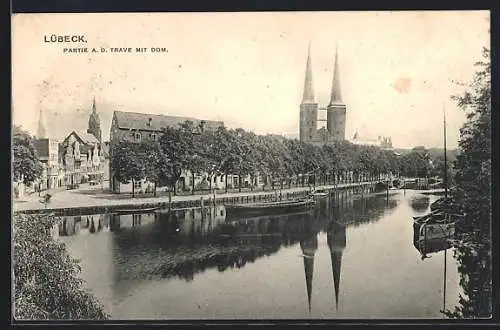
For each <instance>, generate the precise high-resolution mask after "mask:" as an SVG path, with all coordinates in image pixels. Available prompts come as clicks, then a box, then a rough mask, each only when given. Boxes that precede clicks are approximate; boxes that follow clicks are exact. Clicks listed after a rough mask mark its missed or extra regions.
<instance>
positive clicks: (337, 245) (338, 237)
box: [326, 223, 346, 310]
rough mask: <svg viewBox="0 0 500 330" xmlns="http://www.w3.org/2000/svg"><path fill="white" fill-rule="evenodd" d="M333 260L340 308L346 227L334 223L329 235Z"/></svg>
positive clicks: (335, 285)
mask: <svg viewBox="0 0 500 330" xmlns="http://www.w3.org/2000/svg"><path fill="white" fill-rule="evenodd" d="M326 239H327V243H328V247H329V248H330V256H331V260H332V275H333V285H334V289H335V308H336V309H337V310H338V308H339V290H340V272H341V269H342V253H343V250H344V249H345V246H346V227H345V226H343V225H340V224H338V223H333V224H332V227H331V228H330V230H328V233H327V236H326Z"/></svg>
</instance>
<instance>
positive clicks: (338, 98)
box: [330, 49, 343, 105]
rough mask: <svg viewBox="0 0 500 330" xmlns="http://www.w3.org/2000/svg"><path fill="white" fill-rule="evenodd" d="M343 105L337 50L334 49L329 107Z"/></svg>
mask: <svg viewBox="0 0 500 330" xmlns="http://www.w3.org/2000/svg"><path fill="white" fill-rule="evenodd" d="M333 104H343V102H342V90H341V88H340V69H339V58H338V52H337V49H335V66H334V69H333V82H332V91H331V95H330V105H333Z"/></svg>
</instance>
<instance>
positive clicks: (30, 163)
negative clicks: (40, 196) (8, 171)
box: [12, 126, 43, 184]
mask: <svg viewBox="0 0 500 330" xmlns="http://www.w3.org/2000/svg"><path fill="white" fill-rule="evenodd" d="M12 156H13V161H12V171H13V176H14V180H15V181H17V182H23V183H25V184H31V183H33V182H34V181H36V180H37V179H38V178H40V177H41V175H42V170H43V168H42V164H41V163H40V160H39V159H38V156H37V154H36V150H35V147H34V146H33V138H32V137H31V136H30V135H29V133H27V132H26V131H24V130H22V129H21V128H20V127H18V126H14V129H13V136H12Z"/></svg>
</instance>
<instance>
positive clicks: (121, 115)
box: [114, 111, 224, 131]
mask: <svg viewBox="0 0 500 330" xmlns="http://www.w3.org/2000/svg"><path fill="white" fill-rule="evenodd" d="M114 117H115V118H116V123H117V125H118V127H119V128H121V129H137V130H144V131H161V130H162V128H165V127H168V126H177V125H178V124H181V123H183V122H185V121H187V120H190V121H192V122H193V123H195V125H196V124H199V123H200V122H202V121H203V122H204V123H205V125H206V127H207V128H216V127H219V126H222V125H223V124H224V123H223V122H222V121H213V120H202V119H195V118H190V117H177V116H165V115H156V114H147V113H137V112H125V111H115V112H114Z"/></svg>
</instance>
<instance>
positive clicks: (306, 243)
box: [300, 234, 318, 312]
mask: <svg viewBox="0 0 500 330" xmlns="http://www.w3.org/2000/svg"><path fill="white" fill-rule="evenodd" d="M300 249H301V250H302V254H303V259H304V272H305V275H306V289H307V301H308V304H309V312H310V311H311V292H312V291H311V290H312V280H313V272H314V254H315V253H316V250H317V249H318V236H317V235H316V234H314V235H313V236H312V237H310V238H309V239H306V240H301V241H300Z"/></svg>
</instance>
